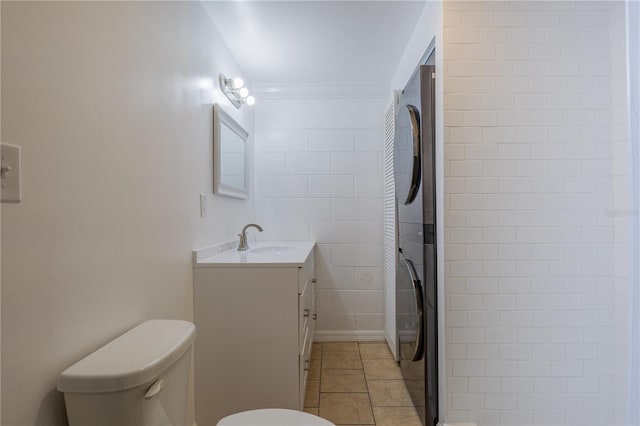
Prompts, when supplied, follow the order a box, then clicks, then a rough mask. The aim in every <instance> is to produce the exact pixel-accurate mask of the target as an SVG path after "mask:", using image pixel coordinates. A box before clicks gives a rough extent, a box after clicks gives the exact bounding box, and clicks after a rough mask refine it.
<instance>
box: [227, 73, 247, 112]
mask: <svg viewBox="0 0 640 426" xmlns="http://www.w3.org/2000/svg"><path fill="white" fill-rule="evenodd" d="M220 90H222V93H224V94H225V96H226V97H227V98H229V100H230V101H231V103H232V104H233V105H234V106H235V107H236V108H238V109H239V108H240V107H241V106H242V105H244V104H247V105H249V106H251V105H254V104H255V103H256V99H255V98H254V97H253V96H251V95H249V89H247V88H246V87H244V81H242V79H241V78H240V77H235V78H227V77H225V75H224V74H222V73H220Z"/></svg>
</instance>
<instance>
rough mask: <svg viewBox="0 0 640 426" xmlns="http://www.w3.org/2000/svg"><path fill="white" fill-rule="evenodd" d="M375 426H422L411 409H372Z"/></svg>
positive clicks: (414, 411) (416, 414) (413, 409)
mask: <svg viewBox="0 0 640 426" xmlns="http://www.w3.org/2000/svg"><path fill="white" fill-rule="evenodd" d="M373 416H374V418H375V421H376V426H422V422H421V421H420V417H418V413H417V412H416V409H415V408H413V407H373Z"/></svg>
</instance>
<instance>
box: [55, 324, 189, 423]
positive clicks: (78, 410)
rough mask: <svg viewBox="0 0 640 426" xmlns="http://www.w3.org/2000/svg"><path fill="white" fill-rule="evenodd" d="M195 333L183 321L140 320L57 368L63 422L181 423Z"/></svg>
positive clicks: (183, 419) (185, 409) (183, 414)
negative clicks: (58, 370)
mask: <svg viewBox="0 0 640 426" xmlns="http://www.w3.org/2000/svg"><path fill="white" fill-rule="evenodd" d="M195 334H196V328H195V326H194V325H193V324H192V323H190V322H188V321H179V320H151V321H145V322H143V323H141V324H139V325H137V326H136V327H134V328H132V329H131V330H129V331H127V332H126V333H124V334H123V335H121V336H120V337H118V338H116V339H115V340H113V341H111V342H109V343H107V344H106V345H104V346H103V347H101V348H100V349H98V350H97V351H95V352H93V353H92V354H90V355H88V356H87V357H85V358H84V359H82V360H80V361H78V362H77V363H75V364H74V365H72V366H71V367H69V368H68V369H66V370H65V371H63V372H62V373H61V374H60V376H59V377H58V390H59V391H60V392H64V402H65V405H66V407H67V417H68V419H69V425H70V426H86V425H95V426H102V425H104V426H107V425H109V426H113V425H119V426H152V425H153V426H159V425H162V426H169V425H171V426H178V425H179V426H183V425H185V418H186V414H187V391H188V386H189V369H190V366H191V348H192V346H193V340H194V338H195Z"/></svg>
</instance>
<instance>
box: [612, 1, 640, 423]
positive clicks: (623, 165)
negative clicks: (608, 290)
mask: <svg viewBox="0 0 640 426" xmlns="http://www.w3.org/2000/svg"><path fill="white" fill-rule="evenodd" d="M609 23H610V25H609V28H610V33H609V36H610V38H609V41H610V52H611V53H610V55H611V132H612V143H613V146H612V149H613V155H612V161H613V164H612V171H613V196H614V206H613V210H612V212H611V213H612V216H613V220H614V264H613V275H614V276H613V280H614V297H615V327H616V336H615V345H616V348H615V370H614V380H615V382H614V392H615V416H614V418H613V420H614V422H615V424H620V425H623V424H625V423H626V420H625V416H626V405H627V385H628V383H627V374H628V370H627V367H628V362H627V357H628V348H629V346H628V336H629V328H628V321H629V315H628V306H629V285H630V282H631V280H630V277H629V275H630V271H631V239H630V236H631V232H632V227H631V221H632V220H633V214H632V212H631V210H632V208H631V185H630V184H631V168H630V165H631V162H630V161H629V153H630V150H629V137H628V134H627V99H626V95H627V84H626V78H622V76H625V75H626V52H625V50H626V42H625V39H626V34H625V5H624V2H623V1H618V2H615V3H613V4H612V6H611V9H610V12H609ZM635 220H637V219H635Z"/></svg>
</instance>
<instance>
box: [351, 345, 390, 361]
mask: <svg viewBox="0 0 640 426" xmlns="http://www.w3.org/2000/svg"><path fill="white" fill-rule="evenodd" d="M358 346H359V347H360V356H361V357H362V359H387V358H390V359H393V354H391V351H390V350H389V346H388V345H387V344H386V343H360V344H359V345H358Z"/></svg>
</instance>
